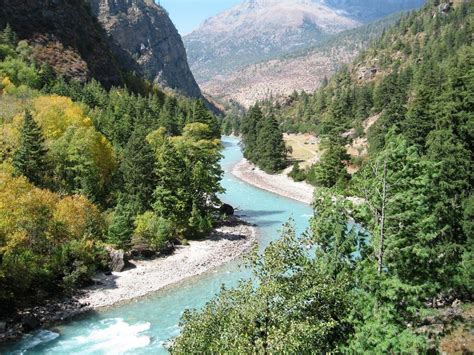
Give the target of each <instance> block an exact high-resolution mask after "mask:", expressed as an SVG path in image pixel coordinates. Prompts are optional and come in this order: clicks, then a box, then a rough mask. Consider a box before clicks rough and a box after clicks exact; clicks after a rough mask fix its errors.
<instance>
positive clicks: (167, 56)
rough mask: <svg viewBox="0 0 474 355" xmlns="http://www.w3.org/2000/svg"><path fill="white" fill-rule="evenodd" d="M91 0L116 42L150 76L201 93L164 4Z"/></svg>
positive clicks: (183, 90) (195, 94)
mask: <svg viewBox="0 0 474 355" xmlns="http://www.w3.org/2000/svg"><path fill="white" fill-rule="evenodd" d="M90 3H91V8H92V11H93V13H94V14H95V15H96V16H97V18H98V20H99V22H100V23H101V24H102V26H103V27H104V29H105V30H106V31H107V33H108V34H109V37H110V39H111V41H112V43H113V45H115V47H119V48H120V49H121V50H123V51H125V52H126V53H127V54H128V55H129V56H131V57H132V58H133V59H134V60H135V62H136V64H137V66H138V68H139V70H140V71H141V73H142V74H143V75H144V76H145V77H146V78H147V79H149V80H150V81H153V82H155V83H156V84H158V85H159V86H161V87H165V88H171V89H173V90H175V91H177V92H179V93H182V94H184V95H186V96H190V97H196V98H198V97H201V91H200V89H199V86H198V85H197V84H196V81H195V80H194V77H193V75H192V73H191V71H190V69H189V65H188V62H187V59H186V51H185V49H184V46H183V42H182V40H181V36H180V35H179V34H178V31H177V30H176V28H175V26H174V24H173V23H172V22H171V20H170V18H169V16H168V14H167V12H166V11H165V10H164V9H163V8H162V7H161V6H159V5H156V4H155V2H154V1H153V0H90Z"/></svg>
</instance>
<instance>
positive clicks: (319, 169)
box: [307, 137, 349, 187]
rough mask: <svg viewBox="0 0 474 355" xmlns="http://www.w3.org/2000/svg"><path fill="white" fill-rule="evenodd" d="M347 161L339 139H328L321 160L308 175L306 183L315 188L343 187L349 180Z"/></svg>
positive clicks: (347, 158)
mask: <svg viewBox="0 0 474 355" xmlns="http://www.w3.org/2000/svg"><path fill="white" fill-rule="evenodd" d="M348 160H349V155H348V154H347V152H346V148H345V147H344V145H343V144H342V142H341V141H340V139H339V138H337V137H330V138H329V140H328V142H327V143H326V150H325V151H324V153H323V155H322V156H321V160H320V161H319V162H318V163H316V164H315V165H314V166H313V167H312V168H311V170H310V171H309V174H308V177H307V179H308V181H309V182H310V183H311V184H313V185H315V186H322V187H334V186H336V185H337V184H338V185H340V187H344V185H345V183H346V181H347V180H348V179H349V174H348V173H347V169H346V165H345V162H346V161H348Z"/></svg>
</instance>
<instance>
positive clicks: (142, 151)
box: [120, 127, 156, 212]
mask: <svg viewBox="0 0 474 355" xmlns="http://www.w3.org/2000/svg"><path fill="white" fill-rule="evenodd" d="M154 165H155V155H154V152H153V150H152V149H151V147H150V145H149V144H148V142H147V140H146V131H145V130H144V128H141V127H137V128H136V129H135V131H134V132H133V134H132V136H131V137H130V140H129V141H128V143H127V145H126V147H125V149H124V152H123V160H122V163H121V165H120V172H121V173H122V176H123V182H124V193H125V194H127V195H128V196H129V199H134V200H135V201H136V202H137V204H138V206H139V212H144V211H146V210H147V209H148V208H149V207H150V206H151V202H152V197H153V191H154V189H155V186H156V176H155V171H154Z"/></svg>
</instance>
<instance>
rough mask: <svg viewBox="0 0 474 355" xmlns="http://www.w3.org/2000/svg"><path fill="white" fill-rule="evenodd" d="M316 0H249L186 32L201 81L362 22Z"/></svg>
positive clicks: (195, 67) (196, 74)
mask: <svg viewBox="0 0 474 355" xmlns="http://www.w3.org/2000/svg"><path fill="white" fill-rule="evenodd" d="M359 25H360V23H359V22H358V21H356V20H353V19H351V18H349V17H347V16H346V15H345V14H342V12H339V11H337V10H335V9H332V8H330V7H328V6H326V5H325V4H324V3H323V2H322V1H313V0H247V1H244V2H243V3H241V4H239V5H237V6H235V7H233V8H231V9H230V10H227V11H225V12H223V13H221V14H218V15H217V16H215V17H213V18H210V19H208V20H206V21H205V22H204V23H203V24H202V26H201V27H199V28H198V29H197V30H196V31H194V32H192V33H191V34H189V35H187V36H185V37H184V42H185V45H186V49H187V51H188V57H189V61H190V63H191V69H192V71H193V73H194V75H195V76H196V78H197V80H198V82H204V81H206V80H208V79H210V78H212V77H214V76H215V75H218V74H220V73H228V72H232V71H234V70H236V69H240V68H242V67H244V66H246V65H248V64H253V63H256V62H259V61H261V60H264V59H269V58H274V57H276V56H279V55H282V54H285V53H290V52H291V51H293V50H295V49H300V48H305V47H308V46H310V45H314V44H316V43H318V42H320V41H321V40H322V39H323V38H325V37H327V36H328V35H330V34H334V33H338V32H340V31H343V30H346V29H349V28H354V27H357V26H359Z"/></svg>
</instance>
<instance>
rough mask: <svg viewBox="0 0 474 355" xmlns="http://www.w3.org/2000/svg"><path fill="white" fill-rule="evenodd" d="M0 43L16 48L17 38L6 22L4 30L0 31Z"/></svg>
mask: <svg viewBox="0 0 474 355" xmlns="http://www.w3.org/2000/svg"><path fill="white" fill-rule="evenodd" d="M0 43H1V44H6V45H8V46H10V47H13V48H16V45H17V43H18V38H17V36H16V33H15V32H14V31H13V29H12V28H11V26H10V24H9V23H7V25H6V27H5V28H4V30H3V31H2V32H0Z"/></svg>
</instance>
